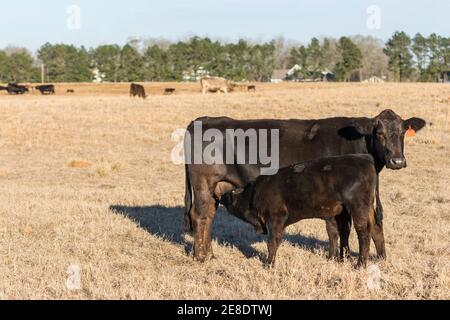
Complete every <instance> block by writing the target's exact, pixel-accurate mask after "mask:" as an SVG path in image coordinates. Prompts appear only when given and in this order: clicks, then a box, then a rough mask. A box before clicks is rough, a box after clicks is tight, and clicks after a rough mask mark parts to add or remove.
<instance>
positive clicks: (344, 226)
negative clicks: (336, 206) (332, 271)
mask: <svg viewBox="0 0 450 320" xmlns="http://www.w3.org/2000/svg"><path fill="white" fill-rule="evenodd" d="M336 222H337V226H338V230H339V236H340V242H341V250H340V259H341V260H344V259H348V258H350V246H349V244H348V240H349V238H350V231H351V227H352V217H351V216H350V213H349V212H348V209H347V208H344V210H343V211H342V213H341V214H340V215H338V216H337V217H336Z"/></svg>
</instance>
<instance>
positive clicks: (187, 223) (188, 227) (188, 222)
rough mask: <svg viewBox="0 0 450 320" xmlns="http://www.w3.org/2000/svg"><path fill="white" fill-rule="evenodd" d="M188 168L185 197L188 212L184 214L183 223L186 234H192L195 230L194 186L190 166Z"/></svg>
mask: <svg viewBox="0 0 450 320" xmlns="http://www.w3.org/2000/svg"><path fill="white" fill-rule="evenodd" d="M185 168H186V195H185V197H184V205H185V208H186V211H185V213H184V223H183V229H184V232H185V233H192V232H193V231H194V228H193V226H192V219H191V209H192V186H191V179H190V176H189V170H188V165H187V164H186V165H185Z"/></svg>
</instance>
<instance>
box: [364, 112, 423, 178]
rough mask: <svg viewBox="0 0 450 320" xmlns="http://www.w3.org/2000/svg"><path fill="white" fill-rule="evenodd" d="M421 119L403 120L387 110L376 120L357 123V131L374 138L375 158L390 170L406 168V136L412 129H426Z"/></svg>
mask: <svg viewBox="0 0 450 320" xmlns="http://www.w3.org/2000/svg"><path fill="white" fill-rule="evenodd" d="M425 125H426V122H425V120H423V119H420V118H411V119H408V120H403V119H402V118H401V117H400V116H399V115H397V114H396V113H395V112H394V111H392V110H385V111H383V112H382V113H381V114H380V115H379V116H377V117H376V118H374V119H364V120H361V121H357V123H356V124H355V128H356V130H357V131H358V132H359V133H360V134H362V135H365V136H369V135H370V136H372V153H373V156H374V157H375V158H376V159H377V161H380V162H381V163H382V164H383V165H385V166H386V167H387V168H389V169H393V170H399V169H403V168H406V165H407V164H406V158H405V155H404V149H405V134H406V132H407V131H408V130H410V129H412V130H414V131H415V132H417V131H419V130H421V129H422V128H423V127H425Z"/></svg>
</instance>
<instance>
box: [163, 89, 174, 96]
mask: <svg viewBox="0 0 450 320" xmlns="http://www.w3.org/2000/svg"><path fill="white" fill-rule="evenodd" d="M175 91H176V89H175V88H166V89H165V90H164V95H166V96H170V95H172V94H174V93H175Z"/></svg>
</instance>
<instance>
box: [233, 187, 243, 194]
mask: <svg viewBox="0 0 450 320" xmlns="http://www.w3.org/2000/svg"><path fill="white" fill-rule="evenodd" d="M242 192H244V189H242V188H239V189H236V190H233V191H232V192H231V193H232V194H233V195H238V194H241V193H242Z"/></svg>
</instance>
